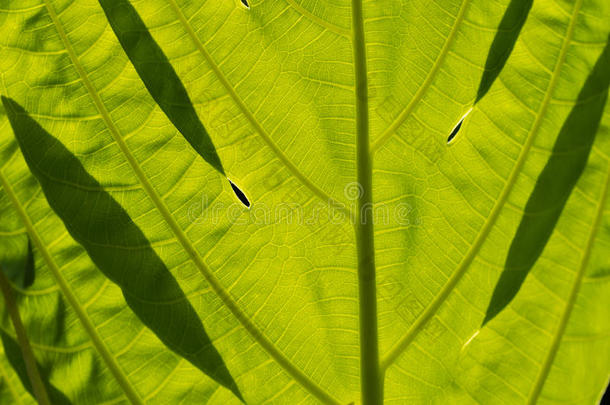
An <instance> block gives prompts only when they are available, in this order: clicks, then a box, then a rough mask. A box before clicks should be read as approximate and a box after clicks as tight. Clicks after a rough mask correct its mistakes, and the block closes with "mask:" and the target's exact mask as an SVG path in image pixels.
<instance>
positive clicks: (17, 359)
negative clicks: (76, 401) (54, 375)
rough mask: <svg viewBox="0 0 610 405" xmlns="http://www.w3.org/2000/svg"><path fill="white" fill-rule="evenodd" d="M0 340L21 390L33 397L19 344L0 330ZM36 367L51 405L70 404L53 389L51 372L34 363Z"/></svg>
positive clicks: (64, 396)
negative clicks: (50, 377) (21, 385)
mask: <svg viewBox="0 0 610 405" xmlns="http://www.w3.org/2000/svg"><path fill="white" fill-rule="evenodd" d="M0 339H1V340H2V346H3V348H4V354H5V355H6V359H7V360H8V362H9V363H10V365H11V367H12V368H13V370H15V372H16V373H17V376H19V380H21V384H23V388H25V390H26V391H27V392H29V393H30V395H32V398H33V397H34V392H33V390H32V383H31V382H30V377H29V376H28V372H27V369H26V366H25V361H23V354H22V353H21V347H20V346H19V343H17V341H16V340H15V339H13V338H12V337H11V336H9V335H8V334H7V333H6V332H5V331H4V330H0ZM36 366H37V367H38V371H39V372H40V379H41V380H42V383H43V384H44V387H45V389H46V391H47V393H48V394H49V399H50V400H51V403H52V404H54V405H67V404H71V403H72V402H70V399H68V397H67V396H66V395H65V394H64V393H63V392H61V391H60V390H59V389H57V387H55V386H54V385H53V384H51V382H50V381H49V374H50V372H51V370H50V369H48V368H44V367H41V365H40V363H38V362H36Z"/></svg>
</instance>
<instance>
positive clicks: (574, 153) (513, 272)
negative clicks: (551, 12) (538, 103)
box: [483, 37, 610, 325]
mask: <svg viewBox="0 0 610 405" xmlns="http://www.w3.org/2000/svg"><path fill="white" fill-rule="evenodd" d="M609 86H610V37H609V38H608V42H607V43H606V47H605V48H604V51H603V52H602V54H601V56H600V57H599V59H598V60H597V62H596V64H595V66H594V68H593V71H592V72H591V74H590V75H589V76H588V77H587V80H586V81H585V84H584V85H583V87H582V89H581V90H580V93H579V95H578V100H577V101H576V104H575V105H574V107H573V108H572V110H571V111H570V114H569V115H568V118H567V119H566V121H565V122H564V124H563V127H562V128H561V131H560V132H559V136H558V137H557V140H556V141H555V145H554V146H553V151H552V155H551V157H550V158H549V160H548V162H547V164H546V166H545V167H544V169H543V170H542V172H541V173H540V176H539V177H538V180H537V182H536V186H535V187H534V191H533V192H532V194H531V195H530V197H529V199H528V201H527V205H526V206H525V212H524V214H523V217H522V218H521V223H520V224H519V228H518V229H517V233H516V235H515V237H514V239H513V241H512V243H511V246H510V249H509V251H508V257H507V258H506V263H505V265H504V271H503V272H502V275H501V276H500V280H499V281H498V284H497V285H496V288H495V289H494V292H493V295H492V297H491V302H490V303H489V307H488V308H487V313H486V315H485V319H484V321H483V325H485V324H486V323H487V322H489V321H490V320H491V319H493V318H494V317H495V316H496V315H497V314H498V313H500V311H502V310H503V309H504V308H505V307H506V306H507V305H508V304H509V303H510V301H511V300H512V299H513V298H514V297H515V295H516V294H517V292H518V291H519V289H520V288H521V285H522V284H523V281H524V280H525V277H526V276H527V274H528V273H529V272H530V270H531V269H532V267H533V266H534V264H535V263H536V261H537V260H538V258H539V257H540V255H541V254H542V251H543V250H544V247H545V246H546V244H547V242H548V240H549V238H550V237H551V234H552V233H553V230H554V229H555V225H556V224H557V221H558V220H559V216H560V215H561V212H562V211H563V208H564V206H565V205H566V203H567V201H568V197H569V196H570V194H571V193H572V190H573V189H574V187H575V186H576V183H577V181H578V179H579V178H580V176H581V174H582V173H583V171H584V169H585V166H586V165H587V160H588V158H589V153H590V152H591V148H592V147H593V141H594V140H595V135H596V134H597V130H598V128H599V124H600V121H601V119H602V115H603V112H604V107H605V105H606V100H607V99H608V87H609Z"/></svg>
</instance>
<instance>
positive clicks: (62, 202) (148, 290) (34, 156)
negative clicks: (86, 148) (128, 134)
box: [2, 97, 241, 399]
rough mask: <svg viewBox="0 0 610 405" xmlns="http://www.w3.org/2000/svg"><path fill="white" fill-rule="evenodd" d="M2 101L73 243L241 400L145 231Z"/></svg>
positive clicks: (168, 340) (172, 342) (173, 345)
mask: <svg viewBox="0 0 610 405" xmlns="http://www.w3.org/2000/svg"><path fill="white" fill-rule="evenodd" d="M2 102H3V103H4V106H5V108H6V110H7V113H8V117H9V120H10V123H11V126H12V127H13V131H14V133H15V136H16V137H17V141H18V142H19V146H20V147H21V150H22V152H23V155H24V157H25V160H26V162H27V164H28V166H29V167H30V170H31V171H32V173H34V175H35V176H36V178H37V179H38V181H39V182H40V184H41V186H42V189H43V191H44V194H45V196H46V198H47V200H48V202H49V205H50V206H51V208H53V210H54V211H55V212H56V213H57V214H58V215H59V217H60V218H61V219H62V220H63V222H64V223H65V225H66V228H67V229H68V231H69V232H70V234H71V235H72V236H73V237H74V239H76V241H77V242H79V243H80V244H82V245H83V247H84V248H85V249H86V250H87V253H88V254H89V256H90V257H91V259H92V260H93V262H94V263H95V264H96V265H97V266H98V267H99V268H100V270H101V271H102V272H103V273H104V274H105V275H106V276H107V277H108V278H109V279H111V280H112V281H113V282H115V283H116V284H118V285H119V286H120V287H121V289H122V291H123V295H124V296H125V300H126V301H127V304H128V305H129V307H130V308H131V309H132V310H133V311H134V313H135V314H136V315H137V316H138V317H139V318H140V319H141V320H142V322H143V323H144V324H145V325H146V326H148V327H149V328H150V329H151V330H153V331H154V332H155V334H156V335H157V336H158V337H159V338H160V339H161V340H162V341H163V343H165V344H166V345H167V346H168V347H169V348H170V349H172V350H173V351H175V352H176V353H178V354H179V355H181V356H182V357H184V358H185V359H187V360H188V361H190V362H191V363H192V364H193V365H195V366H196V367H198V368H199V369H200V370H202V371H203V372H205V373H206V374H208V375H209V376H210V377H212V378H214V379H215V380H216V381H217V382H218V383H220V384H222V385H224V386H225V387H227V388H228V389H230V390H231V391H233V393H235V395H237V396H238V397H239V398H240V399H241V394H240V392H239V390H238V388H237V385H236V383H235V381H234V380H233V378H232V377H231V375H230V374H229V371H228V369H227V367H226V365H225V363H224V361H223V359H222V358H221V356H220V354H219V353H218V352H217V350H216V348H215V347H214V346H213V344H212V342H211V341H210V338H209V337H208V335H207V333H206V331H205V329H204V327H203V325H202V323H201V320H200V319H199V317H198V316H197V313H196V312H195V310H194V308H193V307H192V306H191V304H190V302H189V301H188V299H187V298H186V296H185V295H184V292H183V291H182V290H181V289H180V286H179V284H178V283H177V281H176V280H175V279H174V278H173V276H172V275H171V273H170V271H169V270H168V269H167V267H166V266H165V264H164V263H163V261H162V260H161V259H160V258H159V256H158V255H157V253H156V252H155V251H154V249H153V248H152V247H151V245H150V242H149V241H148V239H147V238H146V236H145V235H144V234H143V232H142V231H141V230H140V228H138V226H137V225H136V224H135V223H134V222H133V221H132V220H131V218H130V217H129V215H128V214H127V212H126V211H125V210H124V209H123V207H121V205H120V204H119V203H118V202H117V201H116V200H115V199H114V198H113V197H112V196H111V195H110V194H109V193H107V192H106V191H104V189H103V187H102V185H101V184H99V183H98V182H97V180H95V179H94V178H93V177H92V176H91V175H90V174H89V173H87V171H86V170H85V168H84V167H83V166H82V164H81V162H80V161H79V160H78V159H77V158H76V156H74V155H73V154H72V153H71V152H70V151H69V150H68V149H66V147H65V146H63V144H62V143H61V142H59V141H58V140H57V139H55V138H54V137H53V136H52V135H51V134H49V133H48V132H46V131H45V130H44V129H43V128H42V127H41V126H40V125H38V123H37V122H36V121H35V120H33V119H32V118H31V117H30V116H29V115H28V114H27V112H26V111H25V110H24V109H23V108H22V107H21V106H20V105H19V104H17V103H16V102H15V101H13V100H11V99H8V98H5V97H2Z"/></svg>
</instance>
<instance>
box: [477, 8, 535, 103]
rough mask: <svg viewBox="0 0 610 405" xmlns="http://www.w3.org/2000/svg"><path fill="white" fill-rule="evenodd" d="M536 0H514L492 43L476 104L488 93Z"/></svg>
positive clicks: (505, 13)
mask: <svg viewBox="0 0 610 405" xmlns="http://www.w3.org/2000/svg"><path fill="white" fill-rule="evenodd" d="M533 2H534V0H512V1H511V2H510V4H509V5H508V8H507V9H506V11H505V12H504V16H503V17H502V21H500V26H499V27H498V32H496V36H495V37H494V40H493V42H492V43H491V48H490V49H489V54H488V55H487V61H486V62H485V71H484V72H483V77H482V78H481V82H480V83H479V90H478V91H477V98H476V100H475V104H476V103H478V102H479V100H481V99H482V98H483V96H485V94H487V92H488V91H489V89H490V87H491V85H492V84H493V82H494V81H495V80H496V78H497V77H498V75H499V74H500V72H501V71H502V69H503V68H504V65H505V64H506V61H507V60H508V57H509V56H510V54H511V52H512V51H513V48H514V47H515V43H516V42H517V38H519V34H520V33H521V29H522V28H523V25H524V24H525V20H526V19H527V15H528V14H529V12H530V9H531V8H532V3H533Z"/></svg>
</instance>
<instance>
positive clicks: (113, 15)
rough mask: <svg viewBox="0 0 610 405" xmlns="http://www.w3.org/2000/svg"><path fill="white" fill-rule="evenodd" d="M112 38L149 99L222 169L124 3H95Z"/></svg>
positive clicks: (168, 68) (184, 96)
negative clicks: (125, 55)
mask: <svg viewBox="0 0 610 405" xmlns="http://www.w3.org/2000/svg"><path fill="white" fill-rule="evenodd" d="M99 3H100V5H101V6H102V8H103V9H104V13H105V14H106V17H107V18H108V22H109V23H110V26H111V27H112V30H113V31H114V33H115V35H116V36H117V38H118V39H119V42H120V43H121V46H122V47H123V49H124V50H125V53H127V56H128V57H129V59H130V60H131V63H132V64H133V66H134V67H135V69H136V71H137V72H138V75H139V76H140V78H141V79H142V81H143V82H144V85H145V86H146V88H147V89H148V91H149V92H150V95H151V96H152V98H153V99H154V100H155V101H156V102H157V104H158V105H159V107H161V109H162V110H163V112H165V114H166V115H167V117H168V118H169V119H170V121H171V122H172V123H173V124H174V126H175V127H176V128H177V129H178V131H180V132H181V133H182V135H184V137H185V138H186V140H187V141H188V142H189V143H190V144H191V145H192V146H193V148H195V150H196V151H197V153H199V155H201V157H203V158H204V159H205V160H206V161H207V162H208V163H209V164H210V165H212V166H213V167H214V168H215V169H216V170H218V171H219V172H220V173H222V174H225V173H224V168H223V167H222V163H221V161H220V158H219V157H218V154H217V153H216V148H215V147H214V144H213V143H212V140H211V139H210V136H209V134H208V132H207V131H206V129H205V127H204V126H203V124H202V123H201V121H200V120H199V117H198V116H197V113H196V112H195V108H194V107H193V103H192V102H191V99H190V98H189V95H188V93H187V91H186V89H185V88H184V85H183V84H182V82H181V81H180V79H179V78H178V75H177V74H176V71H175V70H174V68H173V66H172V65H171V64H170V62H169V60H168V59H167V57H166V56H165V54H164V53H163V51H162V50H161V48H160V47H159V45H158V44H157V43H156V42H155V40H154V39H153V37H152V35H150V32H149V31H148V29H147V28H146V25H144V22H143V21H142V19H141V18H140V16H139V15H138V12H137V11H136V10H135V9H134V8H133V6H132V5H131V4H130V3H129V1H127V0H99Z"/></svg>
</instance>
